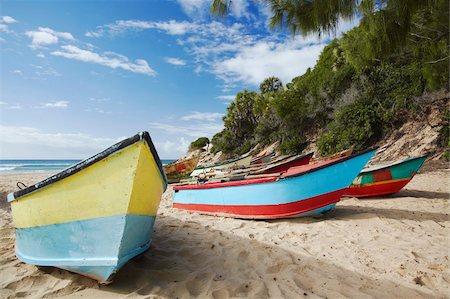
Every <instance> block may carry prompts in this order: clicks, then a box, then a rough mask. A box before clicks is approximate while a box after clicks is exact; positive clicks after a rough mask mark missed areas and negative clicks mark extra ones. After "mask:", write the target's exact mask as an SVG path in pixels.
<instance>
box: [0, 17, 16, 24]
mask: <svg viewBox="0 0 450 299" xmlns="http://www.w3.org/2000/svg"><path fill="white" fill-rule="evenodd" d="M1 22H2V23H6V24H12V23H17V21H16V20H15V19H14V18H13V17H10V16H3V17H2V18H1Z"/></svg>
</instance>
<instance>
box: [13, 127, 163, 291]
mask: <svg viewBox="0 0 450 299" xmlns="http://www.w3.org/2000/svg"><path fill="white" fill-rule="evenodd" d="M166 187H167V179H166V176H165V174H164V171H163V168H162V165H161V161H160V159H159V157H158V154H157V152H156V149H155V147H154V145H153V143H152V141H151V139H150V135H149V134H148V133H147V132H142V133H139V134H137V135H135V136H133V137H130V138H128V139H125V140H123V141H121V142H119V143H117V144H115V145H113V146H111V147H110V148H108V149H106V150H105V151H103V152H101V153H99V154H97V155H95V156H93V157H91V158H88V159H86V160H84V161H82V162H80V163H78V164H75V165H74V166H72V167H70V168H67V169H65V170H63V171H62V172H60V173H58V174H56V175H54V176H51V177H49V178H47V179H45V180H43V181H42V182H39V183H37V184H35V185H32V186H29V187H27V188H25V189H22V190H19V191H17V192H14V193H10V194H8V201H9V202H10V203H11V209H12V217H13V222H14V226H15V228H16V255H17V257H18V258H19V259H20V260H21V261H23V262H26V263H29V264H33V265H39V266H54V267H58V268H62V269H66V270H69V271H72V272H77V273H80V274H82V275H85V276H88V277H91V278H94V279H96V280H98V281H99V282H102V283H108V282H110V281H111V278H112V275H113V274H114V273H116V272H117V271H118V270H119V269H120V268H121V267H122V266H123V265H124V264H125V263H126V262H127V261H128V260H130V259H131V258H133V257H134V256H136V255H138V254H140V253H142V252H143V251H145V250H147V249H148V248H149V246H150V242H151V237H152V232H153V224H154V222H155V217H156V213H157V210H158V206H159V201H160V199H161V195H162V193H163V192H164V190H165V189H166Z"/></svg>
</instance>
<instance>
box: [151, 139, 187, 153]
mask: <svg viewBox="0 0 450 299" xmlns="http://www.w3.org/2000/svg"><path fill="white" fill-rule="evenodd" d="M190 144H191V143H190V141H189V140H187V139H186V138H184V137H179V138H177V139H176V140H175V141H170V140H166V141H164V142H155V147H156V148H157V149H158V154H159V155H160V156H161V157H170V158H177V157H180V156H182V155H184V154H185V153H186V152H187V150H188V148H189V145H190Z"/></svg>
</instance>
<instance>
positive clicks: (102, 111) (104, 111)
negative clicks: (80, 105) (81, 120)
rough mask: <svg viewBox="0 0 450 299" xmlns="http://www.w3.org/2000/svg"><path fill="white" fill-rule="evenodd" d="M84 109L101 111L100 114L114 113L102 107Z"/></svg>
mask: <svg viewBox="0 0 450 299" xmlns="http://www.w3.org/2000/svg"><path fill="white" fill-rule="evenodd" d="M84 111H86V112H97V113H100V114H111V113H112V112H111V111H106V110H103V109H100V108H92V109H86V110H84Z"/></svg>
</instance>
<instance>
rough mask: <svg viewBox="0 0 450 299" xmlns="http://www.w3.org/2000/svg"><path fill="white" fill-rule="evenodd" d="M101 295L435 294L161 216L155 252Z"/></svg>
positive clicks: (142, 257) (126, 269) (342, 213)
mask: <svg viewBox="0 0 450 299" xmlns="http://www.w3.org/2000/svg"><path fill="white" fill-rule="evenodd" d="M346 211H348V210H347V209H339V210H338V211H337V212H336V213H337V214H338V215H339V216H345V214H346V213H350V212H346ZM313 220H314V219H313ZM274 233H276V232H275V231H274ZM61 271H62V270H57V271H55V274H56V275H58V274H57V273H61ZM67 274H69V273H66V275H65V276H66V278H67ZM59 275H61V274H59ZM72 275H73V276H76V275H75V274H70V276H72ZM88 288H91V287H88ZM94 288H97V287H94ZM100 290H101V291H102V292H107V293H111V295H120V296H123V295H132V296H135V295H143V296H145V295H147V296H148V295H158V296H164V297H168V298H176V297H178V298H192V297H197V296H205V297H214V298H228V297H230V296H232V297H254V298H255V297H256V298H267V297H272V298H273V297H276V298H278V297H289V298H292V297H294V298H302V297H306V296H308V295H312V296H319V297H329V298H333V297H342V296H345V297H355V296H356V297H367V296H368V297H378V298H398V297H403V298H417V297H424V296H425V297H426V296H430V290H427V289H424V290H427V291H428V293H426V292H421V291H419V290H416V289H413V288H408V287H406V286H403V285H398V284H395V283H394V282H392V281H390V280H384V279H379V278H378V279H376V278H371V277H368V276H365V275H364V274H362V273H357V272H353V271H349V270H347V269H345V268H342V267H340V266H337V265H335V264H332V263H329V262H327V261H324V260H321V259H318V258H316V257H313V256H310V255H304V254H299V253H297V252H291V251H288V250H285V249H283V248H281V247H279V246H276V245H272V244H266V243H261V242H259V241H257V240H255V239H251V238H242V237H239V236H236V235H233V234H230V233H225V232H223V231H220V230H213V229H211V228H208V227H205V226H203V225H201V224H200V223H198V222H195V221H185V222H182V221H180V220H179V219H176V218H174V217H171V216H159V217H158V219H157V222H156V225H155V232H154V238H153V245H152V246H151V248H150V250H149V251H147V252H146V253H144V254H142V255H140V256H138V257H136V258H134V259H133V260H131V261H130V262H129V263H128V264H127V265H126V266H125V267H124V268H123V269H122V270H121V271H120V272H119V273H118V274H117V275H116V277H115V280H114V283H113V284H111V285H108V286H100ZM386 290H389V291H388V292H386ZM102 294H104V293H102ZM307 298H308V297H307Z"/></svg>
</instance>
